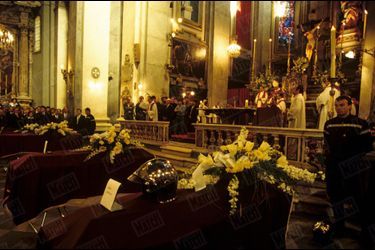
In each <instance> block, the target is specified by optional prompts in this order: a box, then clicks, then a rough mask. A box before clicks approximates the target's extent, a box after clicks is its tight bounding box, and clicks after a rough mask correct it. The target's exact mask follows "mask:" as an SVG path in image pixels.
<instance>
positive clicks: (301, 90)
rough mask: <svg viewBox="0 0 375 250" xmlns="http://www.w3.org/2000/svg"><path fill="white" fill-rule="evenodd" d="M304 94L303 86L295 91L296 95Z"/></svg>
mask: <svg viewBox="0 0 375 250" xmlns="http://www.w3.org/2000/svg"><path fill="white" fill-rule="evenodd" d="M302 93H303V86H302V85H298V86H296V87H295V88H294V90H293V94H294V95H298V94H302Z"/></svg>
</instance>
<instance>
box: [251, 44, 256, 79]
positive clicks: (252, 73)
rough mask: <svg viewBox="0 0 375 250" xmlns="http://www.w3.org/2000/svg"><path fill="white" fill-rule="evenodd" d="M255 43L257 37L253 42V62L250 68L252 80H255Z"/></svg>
mask: <svg viewBox="0 0 375 250" xmlns="http://www.w3.org/2000/svg"><path fill="white" fill-rule="evenodd" d="M256 45H257V39H254V43H253V63H252V69H251V77H252V80H253V81H254V80H255V50H256Z"/></svg>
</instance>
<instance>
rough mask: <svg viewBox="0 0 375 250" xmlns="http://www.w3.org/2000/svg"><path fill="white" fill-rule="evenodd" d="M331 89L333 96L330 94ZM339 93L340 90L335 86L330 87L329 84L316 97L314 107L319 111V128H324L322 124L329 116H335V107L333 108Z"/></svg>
mask: <svg viewBox="0 0 375 250" xmlns="http://www.w3.org/2000/svg"><path fill="white" fill-rule="evenodd" d="M331 90H333V91H334V92H335V93H334V95H333V98H332V97H331V95H330V92H331ZM340 95H341V93H340V90H338V89H336V88H331V85H330V84H329V85H328V86H327V87H326V88H325V89H324V90H323V92H322V93H320V95H319V96H318V98H316V109H317V110H318V113H319V129H320V130H323V129H324V124H325V123H326V121H328V120H329V119H331V118H334V117H336V116H337V113H336V109H335V100H336V98H337V97H339V96H340Z"/></svg>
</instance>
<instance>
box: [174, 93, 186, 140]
mask: <svg viewBox="0 0 375 250" xmlns="http://www.w3.org/2000/svg"><path fill="white" fill-rule="evenodd" d="M174 112H176V122H175V124H176V125H175V133H176V134H186V132H187V128H186V124H185V112H186V105H185V103H184V102H183V101H182V100H181V99H180V100H178V101H177V106H176V108H175V109H174Z"/></svg>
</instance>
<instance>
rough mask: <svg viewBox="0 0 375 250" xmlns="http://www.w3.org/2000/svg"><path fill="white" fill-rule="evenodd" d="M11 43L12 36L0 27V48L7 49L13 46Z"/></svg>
mask: <svg viewBox="0 0 375 250" xmlns="http://www.w3.org/2000/svg"><path fill="white" fill-rule="evenodd" d="M13 41H14V36H13V34H12V33H11V32H10V31H8V30H6V29H4V28H2V27H0V48H1V49H9V48H10V47H12V46H13Z"/></svg>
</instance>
